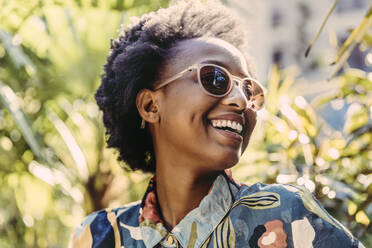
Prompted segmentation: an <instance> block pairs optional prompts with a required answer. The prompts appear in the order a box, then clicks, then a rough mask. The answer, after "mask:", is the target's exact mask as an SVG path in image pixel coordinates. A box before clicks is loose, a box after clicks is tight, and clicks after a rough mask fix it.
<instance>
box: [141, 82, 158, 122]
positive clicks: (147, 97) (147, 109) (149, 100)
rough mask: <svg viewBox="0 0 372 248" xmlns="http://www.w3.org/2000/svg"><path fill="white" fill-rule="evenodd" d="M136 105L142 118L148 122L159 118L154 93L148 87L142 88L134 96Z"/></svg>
mask: <svg viewBox="0 0 372 248" xmlns="http://www.w3.org/2000/svg"><path fill="white" fill-rule="evenodd" d="M136 106H137V109H138V112H139V114H140V116H141V117H142V119H143V120H144V121H146V122H149V123H155V122H157V121H158V120H159V109H158V105H157V101H156V94H155V92H154V91H152V90H149V89H142V90H141V91H140V92H138V94H137V97H136Z"/></svg>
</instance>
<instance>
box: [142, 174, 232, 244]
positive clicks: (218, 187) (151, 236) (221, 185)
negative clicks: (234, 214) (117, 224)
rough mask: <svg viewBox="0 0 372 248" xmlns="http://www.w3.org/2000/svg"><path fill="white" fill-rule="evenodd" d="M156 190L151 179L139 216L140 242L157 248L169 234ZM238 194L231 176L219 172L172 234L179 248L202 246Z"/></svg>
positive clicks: (154, 183) (153, 179) (154, 181)
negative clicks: (204, 193)
mask: <svg viewBox="0 0 372 248" xmlns="http://www.w3.org/2000/svg"><path fill="white" fill-rule="evenodd" d="M226 174H228V175H226ZM155 189H156V180H155V177H153V178H152V179H151V180H150V183H149V187H148V188H147V191H146V193H145V195H144V197H143V200H142V203H141V210H140V216H139V222H140V228H141V234H142V239H143V241H144V243H145V245H146V247H154V246H156V245H157V244H158V243H159V242H160V241H161V240H163V239H164V238H165V237H166V236H167V235H168V231H167V229H166V228H165V226H164V222H163V219H162V218H161V214H160V210H159V206H158V203H157V198H156V192H155ZM237 191H238V185H237V184H236V183H235V182H234V181H232V180H231V174H230V173H225V172H223V173H221V174H220V175H219V176H218V177H217V178H216V179H215V181H214V182H213V185H212V188H211V190H210V192H209V194H208V195H206V196H205V197H204V198H203V199H202V201H201V202H200V204H199V206H198V207H197V208H195V209H193V210H192V211H191V212H189V213H188V214H187V215H186V216H185V217H184V218H183V219H182V220H181V221H180V223H178V225H177V226H175V227H174V228H173V230H172V231H171V233H172V234H173V235H174V237H176V239H177V240H178V242H179V243H180V244H181V246H182V247H188V245H189V244H190V243H193V244H194V245H193V247H199V246H201V245H202V244H203V243H204V242H205V240H206V239H207V238H208V237H209V236H210V235H211V233H212V232H213V230H214V229H215V227H216V226H217V225H218V224H219V223H220V222H221V220H222V219H223V218H224V217H225V215H226V214H227V213H228V211H229V210H230V208H231V206H232V203H233V201H234V196H235V195H236V193H237Z"/></svg>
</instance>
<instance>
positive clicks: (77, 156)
mask: <svg viewBox="0 0 372 248" xmlns="http://www.w3.org/2000/svg"><path fill="white" fill-rule="evenodd" d="M47 118H48V119H49V120H50V122H52V124H53V125H54V127H55V128H56V130H57V132H58V133H59V134H60V136H61V138H62V139H63V141H64V142H65V144H66V146H67V148H68V149H69V151H70V153H71V156H72V158H73V159H74V161H75V164H76V168H77V170H78V172H79V175H80V177H81V179H83V180H84V181H87V180H88V176H89V172H88V166H87V160H86V158H85V156H84V153H83V152H82V150H81V149H80V147H79V145H78V143H77V141H76V139H75V138H74V136H73V135H72V133H71V131H70V130H69V129H68V127H67V126H66V124H65V123H64V122H63V121H62V120H61V119H60V118H59V117H58V115H57V114H56V113H54V112H53V111H51V110H48V111H47Z"/></svg>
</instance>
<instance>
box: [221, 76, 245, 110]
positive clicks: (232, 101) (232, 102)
mask: <svg viewBox="0 0 372 248" xmlns="http://www.w3.org/2000/svg"><path fill="white" fill-rule="evenodd" d="M221 102H222V104H225V105H229V106H232V107H234V108H235V109H236V110H238V111H245V110H246V109H247V108H248V101H247V98H246V96H245V94H244V92H243V89H242V87H241V86H240V83H239V82H238V81H236V80H234V84H233V86H232V89H231V91H230V93H229V94H227V95H226V96H225V97H224V98H223V99H222V101H221Z"/></svg>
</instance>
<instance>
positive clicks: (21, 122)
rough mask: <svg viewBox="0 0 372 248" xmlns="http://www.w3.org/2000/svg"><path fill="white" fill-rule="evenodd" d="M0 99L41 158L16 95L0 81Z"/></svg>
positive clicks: (28, 142)
mask: <svg viewBox="0 0 372 248" xmlns="http://www.w3.org/2000/svg"><path fill="white" fill-rule="evenodd" d="M0 100H1V101H2V103H3V105H4V106H5V107H6V108H7V110H8V111H9V113H10V114H11V115H12V117H13V119H14V121H15V123H16V124H17V126H18V128H19V129H20V131H21V133H22V135H23V137H24V138H25V140H26V142H27V144H28V145H29V146H30V148H31V150H32V152H33V153H34V154H35V155H36V156H37V157H38V158H39V159H41V160H44V159H43V156H42V153H41V149H40V146H39V144H38V142H37V140H36V137H35V136H34V133H33V132H32V129H31V126H30V124H29V123H28V121H27V119H26V116H25V114H24V113H23V111H22V109H21V106H20V105H19V103H18V99H17V96H16V95H15V93H14V92H13V90H12V89H11V88H10V87H9V86H8V85H6V84H4V83H2V82H1V81H0Z"/></svg>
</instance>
